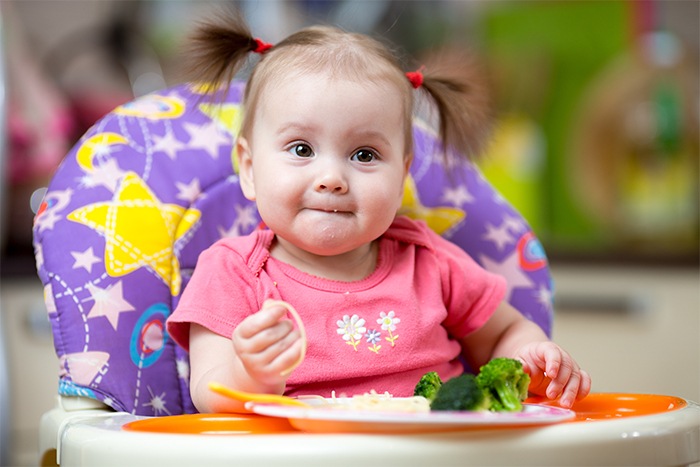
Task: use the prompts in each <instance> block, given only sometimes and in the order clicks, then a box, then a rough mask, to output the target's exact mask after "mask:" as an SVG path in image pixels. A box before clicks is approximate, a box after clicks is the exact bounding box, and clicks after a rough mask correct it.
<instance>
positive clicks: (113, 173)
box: [80, 159, 126, 193]
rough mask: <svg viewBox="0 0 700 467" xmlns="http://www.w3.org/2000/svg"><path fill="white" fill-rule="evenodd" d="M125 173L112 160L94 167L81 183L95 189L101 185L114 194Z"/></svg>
mask: <svg viewBox="0 0 700 467" xmlns="http://www.w3.org/2000/svg"><path fill="white" fill-rule="evenodd" d="M125 173H126V172H124V171H123V170H121V169H120V168H119V165H118V164H117V161H116V160H115V159H110V160H107V161H104V162H103V163H101V164H100V165H98V166H96V167H94V168H93V170H92V171H91V172H88V173H86V174H85V175H84V176H83V177H82V179H81V180H80V182H81V184H82V185H83V186H84V187H86V188H94V187H96V186H100V185H101V186H103V187H105V188H107V189H108V190H109V191H111V192H112V193H114V192H115V191H116V189H117V185H118V184H119V181H120V180H121V179H122V178H123V177H124V174H125Z"/></svg>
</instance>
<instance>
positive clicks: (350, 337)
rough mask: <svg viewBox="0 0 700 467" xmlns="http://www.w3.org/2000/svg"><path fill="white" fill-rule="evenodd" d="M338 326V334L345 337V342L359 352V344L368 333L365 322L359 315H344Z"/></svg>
mask: <svg viewBox="0 0 700 467" xmlns="http://www.w3.org/2000/svg"><path fill="white" fill-rule="evenodd" d="M336 324H337V325H338V329H337V332H338V334H340V335H341V336H342V337H343V340H344V341H345V342H346V344H348V345H352V347H353V349H355V352H357V344H359V343H360V341H361V340H362V335H363V334H364V333H365V332H366V331H367V328H366V327H365V320H364V319H363V318H360V317H359V316H357V315H352V317H350V316H348V315H344V316H343V319H342V320H338V321H337V322H336Z"/></svg>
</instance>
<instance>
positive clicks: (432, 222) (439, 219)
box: [399, 174, 466, 235]
mask: <svg viewBox="0 0 700 467" xmlns="http://www.w3.org/2000/svg"><path fill="white" fill-rule="evenodd" d="M399 214H402V215H404V216H408V217H410V218H411V219H417V220H423V221H425V223H426V224H428V227H430V228H431V229H432V230H433V231H434V232H435V233H437V234H439V235H442V234H443V233H445V232H447V231H448V230H450V229H451V228H453V227H455V226H456V225H457V224H459V223H460V222H462V220H463V219H464V218H465V217H466V213H465V212H464V211H463V210H461V209H457V208H453V207H449V206H444V207H435V208H431V207H427V206H423V204H422V203H421V201H420V199H419V197H418V189H417V188H416V182H415V180H413V177H412V176H411V175H410V174H409V175H408V177H406V183H405V184H404V187H403V200H402V201H401V209H399Z"/></svg>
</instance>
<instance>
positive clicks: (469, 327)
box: [428, 232, 507, 339]
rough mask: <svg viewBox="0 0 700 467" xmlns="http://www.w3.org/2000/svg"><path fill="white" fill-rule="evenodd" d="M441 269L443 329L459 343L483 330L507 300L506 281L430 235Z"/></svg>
mask: <svg viewBox="0 0 700 467" xmlns="http://www.w3.org/2000/svg"><path fill="white" fill-rule="evenodd" d="M428 235H429V236H430V237H431V243H432V244H433V245H434V248H435V254H436V255H437V256H438V262H439V264H440V265H441V271H440V272H441V279H442V280H441V282H442V285H443V298H444V302H445V306H446V307H447V311H448V315H447V318H446V319H445V321H444V323H443V325H444V326H445V328H446V329H447V331H448V332H449V333H450V334H451V335H452V336H453V337H455V338H456V339H462V338H463V337H464V336H466V335H468V334H470V333H472V332H474V331H476V330H477V329H479V328H481V327H482V326H483V325H484V324H486V321H488V319H489V318H490V317H491V315H493V313H494V312H495V311H496V308H497V307H498V306H499V305H500V303H501V302H502V301H503V300H504V298H505V295H506V290H507V284H506V280H505V278H504V277H502V276H499V275H497V274H494V273H491V272H489V271H486V270H485V269H484V268H482V267H481V266H480V265H479V264H478V263H477V262H476V261H475V260H474V259H473V258H472V257H471V256H469V254H468V253H466V252H465V251H464V250H462V249H461V248H460V247H458V246H457V245H455V244H453V243H451V242H449V241H448V240H446V239H444V238H442V237H440V236H439V235H437V234H435V233H433V232H430V233H429V234H428Z"/></svg>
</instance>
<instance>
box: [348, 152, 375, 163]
mask: <svg viewBox="0 0 700 467" xmlns="http://www.w3.org/2000/svg"><path fill="white" fill-rule="evenodd" d="M376 158H377V156H376V154H374V152H373V151H370V150H369V149H360V150H359V151H357V152H356V153H355V154H353V155H352V157H351V159H352V160H354V161H358V162H363V163H368V162H372V161H373V160H375V159H376Z"/></svg>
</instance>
